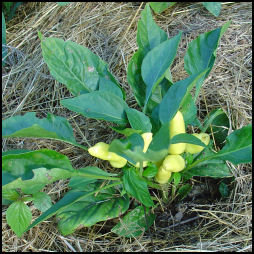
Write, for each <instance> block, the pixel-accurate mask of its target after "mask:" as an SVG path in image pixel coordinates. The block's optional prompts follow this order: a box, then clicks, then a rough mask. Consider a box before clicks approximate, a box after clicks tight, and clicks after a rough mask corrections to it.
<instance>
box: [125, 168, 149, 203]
mask: <svg viewBox="0 0 254 254" xmlns="http://www.w3.org/2000/svg"><path fill="white" fill-rule="evenodd" d="M123 186H124V188H125V190H126V191H127V193H129V194H130V195H132V196H133V197H134V198H136V199H137V200H138V201H140V202H141V203H142V204H143V205H145V206H147V207H151V206H153V205H154V203H153V201H152V199H151V196H150V194H149V191H148V187H147V183H146V181H145V179H143V178H142V177H140V176H139V175H138V174H137V172H136V169H135V168H128V169H125V170H124V174H123Z"/></svg>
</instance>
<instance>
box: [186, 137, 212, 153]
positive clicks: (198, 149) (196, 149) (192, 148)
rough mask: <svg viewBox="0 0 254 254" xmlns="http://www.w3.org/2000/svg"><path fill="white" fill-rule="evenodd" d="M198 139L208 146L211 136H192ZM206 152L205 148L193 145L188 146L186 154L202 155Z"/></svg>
mask: <svg viewBox="0 0 254 254" xmlns="http://www.w3.org/2000/svg"><path fill="white" fill-rule="evenodd" d="M192 135H193V136H195V137H196V138H199V139H200V140H201V141H202V142H203V143H205V145H208V144H209V142H210V136H209V135H208V134H207V133H194V134H192ZM203 150H204V147H203V146H198V145H193V144H186V147H185V152H187V153H191V154H194V153H200V152H201V151H203Z"/></svg>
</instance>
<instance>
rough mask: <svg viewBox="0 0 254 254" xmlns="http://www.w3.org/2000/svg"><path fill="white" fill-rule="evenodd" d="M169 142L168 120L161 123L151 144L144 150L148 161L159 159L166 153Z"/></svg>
mask: <svg viewBox="0 0 254 254" xmlns="http://www.w3.org/2000/svg"><path fill="white" fill-rule="evenodd" d="M169 144H170V137H169V122H167V123H165V124H163V125H162V126H161V127H160V129H159V131H158V132H157V133H156V134H155V135H154V137H153V139H152V142H151V144H150V145H149V147H148V150H147V152H146V154H147V157H148V158H149V159H148V161H154V162H156V161H159V160H161V159H163V158H164V157H165V156H166V155H167V154H168V148H169Z"/></svg>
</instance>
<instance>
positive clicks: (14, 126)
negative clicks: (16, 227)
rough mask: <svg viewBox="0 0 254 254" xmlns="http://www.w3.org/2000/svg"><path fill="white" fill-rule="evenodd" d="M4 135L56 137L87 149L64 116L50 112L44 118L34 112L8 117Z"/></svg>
mask: <svg viewBox="0 0 254 254" xmlns="http://www.w3.org/2000/svg"><path fill="white" fill-rule="evenodd" d="M2 136H3V137H4V138H8V137H18V138H49V139H56V140H61V141H64V142H67V143H69V144H72V145H75V146H78V147H81V148H83V149H85V150H87V148H86V147H84V146H81V145H79V144H78V143H77V142H76V140H75V138H74V135H73V130H72V127H71V125H70V124H69V122H68V121H67V120H66V119H65V118H64V117H60V116H55V115H53V114H50V113H48V115H47V118H43V119H39V118H37V117H36V116H35V113H34V112H28V113H26V114H25V115H23V116H13V117H10V118H7V119H5V120H3V121H2Z"/></svg>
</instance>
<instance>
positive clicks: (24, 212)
mask: <svg viewBox="0 0 254 254" xmlns="http://www.w3.org/2000/svg"><path fill="white" fill-rule="evenodd" d="M6 219H7V223H8V225H9V226H10V227H11V229H12V230H13V231H14V232H15V234H16V235H17V236H18V237H21V236H22V234H23V233H24V232H25V230H26V228H27V227H28V226H29V224H30V223H31V220H32V213H31V211H30V209H29V208H28V206H27V205H26V204H24V203H23V202H21V201H16V202H14V203H12V204H11V205H10V206H9V207H8V209H7V211H6Z"/></svg>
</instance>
